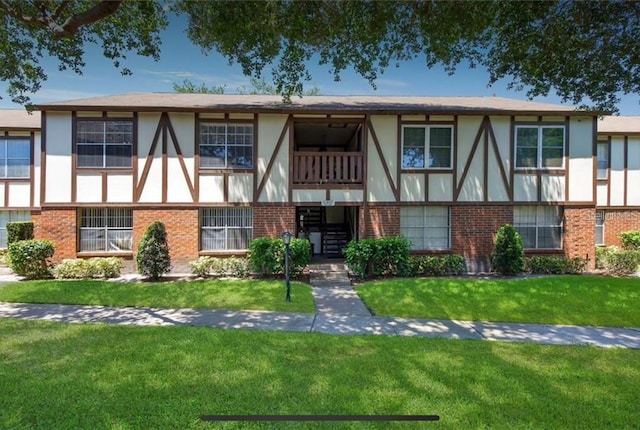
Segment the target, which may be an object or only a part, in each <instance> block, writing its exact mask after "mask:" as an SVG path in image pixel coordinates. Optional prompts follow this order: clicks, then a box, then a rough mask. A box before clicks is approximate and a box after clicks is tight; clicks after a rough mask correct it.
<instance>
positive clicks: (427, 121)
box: [398, 115, 455, 127]
mask: <svg viewBox="0 0 640 430" xmlns="http://www.w3.org/2000/svg"><path fill="white" fill-rule="evenodd" d="M400 118H402V115H398V123H399V125H400V126H401V127H402V126H403V125H454V123H455V120H450V121H430V120H429V119H427V120H425V121H406V120H401V119H400ZM454 118H455V117H454Z"/></svg>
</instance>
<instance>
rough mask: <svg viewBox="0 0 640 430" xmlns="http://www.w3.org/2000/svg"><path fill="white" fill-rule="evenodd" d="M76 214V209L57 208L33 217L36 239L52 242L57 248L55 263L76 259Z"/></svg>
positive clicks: (34, 214) (54, 256)
mask: <svg viewBox="0 0 640 430" xmlns="http://www.w3.org/2000/svg"><path fill="white" fill-rule="evenodd" d="M76 213H77V212H76V209H74V208H60V209H57V208H56V209H42V210H41V211H40V213H33V214H32V215H31V219H32V221H33V230H34V232H33V233H34V237H35V238H36V239H47V240H50V241H51V242H53V244H54V245H55V246H56V252H55V254H54V255H53V258H52V259H51V261H53V262H60V261H62V260H63V259H65V258H75V257H76V222H77V221H76V220H77V218H76Z"/></svg>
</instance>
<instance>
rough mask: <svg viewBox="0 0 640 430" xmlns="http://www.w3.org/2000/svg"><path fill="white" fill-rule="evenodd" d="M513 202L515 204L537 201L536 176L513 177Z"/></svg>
mask: <svg viewBox="0 0 640 430" xmlns="http://www.w3.org/2000/svg"><path fill="white" fill-rule="evenodd" d="M513 200H514V201H515V202H535V201H537V200H538V180H537V177H536V175H514V177H513Z"/></svg>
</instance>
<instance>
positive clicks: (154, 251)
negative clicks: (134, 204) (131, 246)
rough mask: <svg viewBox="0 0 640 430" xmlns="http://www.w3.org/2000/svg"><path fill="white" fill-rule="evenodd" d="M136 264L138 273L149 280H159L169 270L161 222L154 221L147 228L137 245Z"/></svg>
mask: <svg viewBox="0 0 640 430" xmlns="http://www.w3.org/2000/svg"><path fill="white" fill-rule="evenodd" d="M136 263H137V265H138V272H139V273H140V274H141V275H144V276H148V277H150V278H151V279H159V278H160V276H162V274H163V273H166V272H168V271H169V270H171V257H170V255H169V244H168V242H167V230H166V229H165V226H164V224H163V223H162V222H160V221H155V222H153V223H151V224H150V225H149V227H147V230H146V231H145V232H144V235H143V236H142V239H141V240H140V244H139V245H138V253H137V254H136Z"/></svg>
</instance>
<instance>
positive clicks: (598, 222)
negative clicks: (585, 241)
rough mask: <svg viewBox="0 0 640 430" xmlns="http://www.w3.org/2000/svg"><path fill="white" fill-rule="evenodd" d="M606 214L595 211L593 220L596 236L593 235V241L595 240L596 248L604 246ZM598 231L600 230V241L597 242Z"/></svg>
mask: <svg viewBox="0 0 640 430" xmlns="http://www.w3.org/2000/svg"><path fill="white" fill-rule="evenodd" d="M606 219H607V218H606V213H605V211H596V219H595V228H596V234H595V239H596V242H595V244H596V246H604V245H605V244H606V243H605V242H606V241H605V237H604V235H605V221H606ZM598 229H601V230H602V233H601V234H602V236H601V237H602V241H601V242H598V234H597V231H598Z"/></svg>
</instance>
